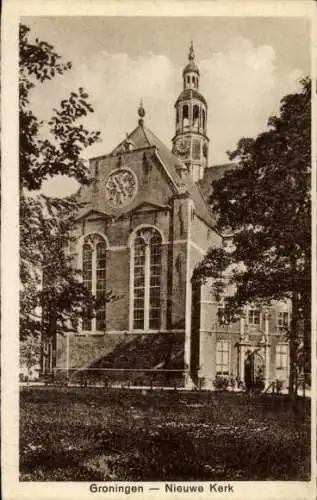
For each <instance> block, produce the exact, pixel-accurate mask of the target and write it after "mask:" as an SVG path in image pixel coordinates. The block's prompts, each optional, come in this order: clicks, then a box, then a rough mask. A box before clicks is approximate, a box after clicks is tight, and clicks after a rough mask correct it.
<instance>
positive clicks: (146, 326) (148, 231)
mask: <svg viewBox="0 0 317 500" xmlns="http://www.w3.org/2000/svg"><path fill="white" fill-rule="evenodd" d="M141 232H142V234H143V236H142V237H143V238H144V239H145V243H146V245H145V264H144V267H145V273H144V319H143V328H135V327H134V325H135V321H134V320H135V316H134V312H135V307H134V305H135V286H134V283H135V241H136V239H137V237H138V234H140V233H141ZM155 234H157V235H159V236H160V238H161V262H160V268H161V272H160V276H161V281H160V287H159V288H160V294H161V290H162V284H163V283H162V271H163V268H164V264H163V252H162V250H163V245H164V244H165V243H166V241H165V238H164V235H163V234H162V231H161V230H160V229H159V228H158V227H156V226H154V225H151V224H141V225H139V226H138V227H136V228H135V229H134V230H133V232H132V233H131V235H130V237H129V241H128V247H129V248H130V286H129V290H130V291H129V331H131V332H156V331H160V330H161V329H162V314H161V313H162V310H161V306H160V308H159V315H160V321H159V325H158V327H157V328H150V293H151V287H150V279H151V270H150V266H151V257H150V252H151V248H150V240H151V238H152V237H153V236H154V235H155Z"/></svg>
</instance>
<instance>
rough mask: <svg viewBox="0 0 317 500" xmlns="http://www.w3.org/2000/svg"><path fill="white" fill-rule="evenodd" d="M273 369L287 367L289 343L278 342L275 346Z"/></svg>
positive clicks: (285, 369)
mask: <svg viewBox="0 0 317 500" xmlns="http://www.w3.org/2000/svg"><path fill="white" fill-rule="evenodd" d="M275 369H276V371H279V370H281V371H282V370H284V371H286V372H287V371H288V369H289V343H288V342H278V343H277V344H276V346H275Z"/></svg>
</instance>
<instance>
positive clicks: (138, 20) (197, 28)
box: [21, 17, 310, 196]
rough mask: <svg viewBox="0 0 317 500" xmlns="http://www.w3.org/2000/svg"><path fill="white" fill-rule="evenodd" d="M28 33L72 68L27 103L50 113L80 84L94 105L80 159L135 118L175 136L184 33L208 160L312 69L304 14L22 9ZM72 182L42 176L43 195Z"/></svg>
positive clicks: (251, 133)
mask: <svg viewBox="0 0 317 500" xmlns="http://www.w3.org/2000/svg"><path fill="white" fill-rule="evenodd" d="M21 21H22V22H24V23H25V24H27V25H28V26H29V27H30V28H31V33H32V36H34V37H35V36H37V37H38V38H40V39H42V40H45V41H47V42H49V43H50V44H52V45H53V46H54V48H55V49H56V51H57V52H58V53H59V54H60V55H61V56H62V57H63V59H64V60H67V61H71V62H72V64H73V67H72V69H71V70H70V71H69V72H67V73H65V74H64V75H63V76H58V77H56V78H55V79H54V80H52V81H49V82H45V83H44V84H43V85H41V86H37V88H36V89H35V90H34V92H33V95H32V107H33V110H34V111H35V113H36V114H37V115H38V116H40V117H41V118H43V119H45V118H49V116H50V112H51V110H52V108H53V107H54V106H57V105H58V103H59V102H60V101H61V100H62V99H63V98H65V97H67V96H68V94H69V92H70V91H73V90H76V89H77V88H78V87H80V86H82V87H84V88H85V90H86V91H87V92H88V94H89V100H90V102H91V104H92V105H93V107H94V109H95V112H94V113H93V114H92V115H91V116H89V118H87V120H86V121H85V126H86V127H87V128H89V129H94V130H100V131H101V138H102V140H101V142H100V143H98V144H95V145H93V146H92V147H90V148H89V149H88V150H87V152H86V157H87V158H89V157H94V156H98V155H104V154H107V153H109V152H110V151H111V150H112V149H113V148H114V147H115V146H116V145H117V144H118V143H119V142H120V141H121V140H122V139H123V138H124V137H125V135H126V133H129V132H131V131H132V130H133V129H134V128H135V127H136V125H137V119H138V117H137V108H138V106H139V102H140V99H141V98H142V99H143V103H144V108H145V111H146V116H145V125H146V126H147V127H148V128H150V129H151V130H152V131H153V132H154V133H155V134H156V135H157V136H158V137H159V138H160V139H161V140H162V141H163V142H164V143H165V144H166V145H167V146H169V147H171V138H172V137H173V135H174V125H175V109H174V103H175V101H176V99H177V96H178V95H179V93H180V92H181V90H182V69H183V68H184V66H185V65H186V64H187V54H188V48H189V44H190V40H193V42H194V48H195V55H196V63H197V64H198V66H199V69H200V74H201V78H200V92H201V93H202V94H203V96H204V97H205V98H206V100H207V102H208V136H209V138H210V152H209V164H210V165H215V164H220V163H226V162H228V156H227V151H232V150H234V148H235V145H236V144H237V142H238V141H239V139H240V138H241V137H255V136H256V135H258V134H259V133H261V132H262V131H263V130H265V128H266V124H267V120H268V118H269V116H271V115H272V114H276V113H278V110H279V103H280V100H281V98H282V97H283V96H284V95H286V94H288V93H290V92H294V91H297V90H299V88H300V85H299V80H300V78H302V77H304V76H306V75H309V74H310V53H309V47H310V27H309V24H308V20H306V19H305V18H273V17H267V18H263V17H262V18H255V17H254V18H252V17H249V18H247V17H241V18H239V17H235V18H233V17H232V18H229V17H226V18H221V17H217V18H215V17H204V18H202V17H182V18H181V17H174V18H172V17H146V18H145V17H143V18H142V17H50V18H48V17H27V18H22V19H21ZM77 187H78V185H77V183H76V182H75V181H74V180H68V179H65V178H62V179H61V178H59V177H58V178H54V179H51V180H49V181H47V182H46V183H45V185H44V186H43V191H44V192H45V194H47V195H54V196H65V195H67V194H70V193H71V192H73V191H75V190H76V189H77Z"/></svg>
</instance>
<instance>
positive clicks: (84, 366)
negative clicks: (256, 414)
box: [56, 63, 289, 389]
mask: <svg viewBox="0 0 317 500" xmlns="http://www.w3.org/2000/svg"><path fill="white" fill-rule="evenodd" d="M195 68H196V66H193V64H192V63H191V64H190V65H189V69H188V71H187V73H188V74H187V73H186V75H185V76H186V79H185V82H186V85H194V86H195V88H197V87H196V85H198V82H199V79H198V76H197V75H199V72H198V73H197V70H196V69H195ZM188 75H189V76H190V75H192V77H191V78H193V80H191V79H189V80H188V81H189V82H190V83H187V77H188ZM191 93H192V89H191V88H186V92H185V93H183V94H182V99H181V100H178V101H177V106H176V108H177V109H179V112H180V115H179V116H181V112H182V106H183V105H186V106H189V108H190V110H191V106H192V103H191V99H192V94H191ZM197 96H198V97H197ZM199 96H200V97H199ZM198 98H199V99H198ZM184 99H185V101H186V102H185V101H184ZM197 99H198V100H199V102H200V103H201V107H200V108H199V110H200V111H199V112H201V113H203V110H205V109H206V106H207V105H206V103H205V101H204V99H203V97H202V96H201V95H200V94H199V92H198V90H195V102H196V100H197ZM184 102H185V104H184ZM141 111H142V110H141ZM190 113H191V111H190ZM139 116H140V117H141V119H140V120H139V125H138V126H137V127H136V129H135V130H134V131H133V132H132V133H131V134H130V135H129V136H128V137H127V138H126V139H125V140H124V141H123V142H122V143H121V144H119V145H118V147H117V148H115V149H114V150H113V151H112V152H111V153H110V154H109V155H106V156H101V157H98V158H93V159H92V160H91V161H90V172H91V178H92V183H91V184H90V185H89V186H85V187H82V188H81V189H80V191H79V193H78V196H79V199H80V200H81V201H82V202H84V203H85V206H84V207H83V208H82V210H81V211H80V213H79V214H78V218H77V223H76V226H75V227H74V230H73V234H74V236H75V239H76V241H75V243H72V244H71V246H70V248H69V252H70V254H71V255H72V257H73V263H74V267H75V268H78V269H82V267H83V255H84V254H83V245H84V243H85V242H87V241H88V240H87V236H89V235H98V238H99V240H98V241H102V242H104V243H103V244H104V245H105V257H104V258H105V261H104V262H105V264H104V266H105V267H104V269H103V273H104V276H105V278H104V279H105V283H106V285H105V286H106V290H107V291H108V292H109V291H112V293H113V294H114V295H115V296H116V300H114V301H111V302H109V303H107V304H106V312H105V322H104V327H103V328H102V330H98V329H96V328H95V329H94V328H93V327H91V329H90V330H85V329H82V330H81V331H78V332H76V333H73V334H69V335H67V336H61V337H59V338H58V339H57V345H56V369H57V371H58V372H59V373H61V374H64V375H65V374H67V375H68V377H69V379H70V380H71V381H73V382H76V381H79V380H80V379H81V377H82V376H83V374H84V375H85V376H87V377H88V378H89V379H94V380H96V379H97V380H99V381H102V380H103V381H104V383H106V382H107V383H108V382H109V383H120V384H122V383H126V384H133V385H167V386H174V385H175V386H184V385H185V386H187V387H193V386H195V385H196V386H197V385H199V384H203V385H204V387H206V388H209V389H211V388H213V382H214V380H215V378H216V377H217V375H218V376H219V374H220V375H221V374H223V375H225V376H226V377H230V378H233V379H235V380H239V379H240V380H242V381H243V380H244V378H245V376H246V370H248V369H249V368H248V366H247V360H248V356H249V354H250V353H251V352H252V353H253V359H254V360H255V359H256V360H257V361H256V363H257V365H256V367H257V369H260V370H262V374H263V376H264V379H265V383H266V385H268V384H269V383H270V382H271V381H273V380H275V379H277V378H279V379H282V380H286V378H287V375H288V369H289V368H288V364H287V363H288V353H287V352H286V351H285V349H286V348H285V349H284V347H282V348H281V349H280V350H279V351H278V352H277V345H278V344H281V340H284V343H283V345H284V346H286V347H287V341H286V340H285V338H284V337H283V336H284V332H283V330H282V329H278V326H277V323H278V319H279V316H278V314H279V312H281V311H282V312H283V311H285V310H288V307H289V306H288V305H285V304H284V305H283V304H276V305H275V306H272V307H271V308H270V309H269V310H268V311H267V312H266V313H264V310H261V311H260V312H259V317H255V316H253V321H254V323H255V324H254V325H253V326H252V325H251V324H250V321H249V320H248V316H247V318H246V319H240V320H238V321H237V322H235V323H233V324H232V325H221V324H220V322H219V314H218V312H219V304H217V302H216V301H215V299H214V297H213V296H212V294H211V287H210V284H208V283H207V284H206V285H204V286H203V287H202V288H201V289H198V290H197V289H193V288H192V283H191V278H192V275H193V271H194V268H195V266H196V265H197V264H198V262H200V260H201V259H202V258H203V256H204V254H205V253H206V251H207V250H208V248H209V247H210V246H221V245H222V244H223V243H222V238H221V236H220V235H219V234H218V233H217V232H216V231H215V230H214V229H213V227H214V220H213V215H212V213H211V212H210V209H209V206H208V203H207V201H206V199H207V196H205V197H204V195H203V191H204V192H205V193H206V194H208V193H209V192H210V188H209V185H210V183H211V181H212V180H213V179H212V177H213V172H214V174H215V175H214V177H215V178H219V177H220V176H221V172H220V170H221V168H220V167H219V166H217V167H209V168H207V167H205V164H206V158H204V159H201V161H200V162H199V161H196V163H195V165H194V164H193V165H191V163H190V158H191V157H189V158H187V160H186V158H184V150H182V148H183V144H182V142H181V141H183V136H184V135H186V137H187V136H188V135H190V136H191V135H192V137H191V138H192V139H193V140H194V139H195V134H196V135H197V134H198V135H199V134H200V135H201V130H200V131H198V132H197V131H195V130H194V129H193V130H191V128H189V129H186V134H185V132H184V130H183V128H182V127H183V123H180V122H177V127H176V135H175V137H174V138H173V144H174V149H175V154H174V153H171V152H170V151H169V149H168V148H167V147H166V146H165V145H164V144H162V143H161V142H160V140H159V139H158V138H157V137H155V135H154V134H153V133H152V132H151V131H150V130H148V129H147V128H146V127H145V126H144V123H143V117H144V110H143V111H142V112H140V113H139ZM190 116H191V114H190ZM200 119H202V117H200V116H198V120H200ZM203 119H204V121H203V122H200V121H199V123H201V124H202V123H203V133H204V141H205V143H206V145H207V144H208V138H207V136H206V128H207V124H206V122H205V114H204V118H203ZM178 134H180V136H181V137H182V139H181V140H178V139H179V137H178ZM185 146H186V144H185ZM177 148H178V149H179V150H180V153H179V155H180V157H178V156H177V151H178V149H177ZM205 153H206V151H205ZM201 154H203V153H202V151H201ZM194 167H195V168H196V170H195V169H194ZM213 168H214V171H213V170H212V169H213ZM228 168H230V166H228V165H225V166H224V169H223V170H224V171H225V170H227V169H228ZM194 170H195V172H196V174H194ZM198 181H199V182H198ZM204 182H205V184H204ZM147 232H148V234H149V235H150V236H148V238H149V240H148V242H147V240H146V238H147V236H146V235H145V234H146V233H147ZM153 234H155V235H156V236H157V238H159V240H160V246H159V256H160V257H159V281H158V282H159V288H157V290H159V292H158V291H157V290H156V292H155V290H154V288H155V286H157V287H158V285H155V284H153V283H154V282H155V277H153V276H154V274H153V273H154V271H153V269H152V267H151V266H152V265H154V264H153V262H154V257H153V256H152V254H151V252H152V250H151V248H150V245H151V243H150V242H151V241H152V240H151V238H152V236H151V235H153ZM144 235H145V236H144ZM136 238H139V240H140V239H141V240H140V241H141V243H140V244H141V247H142V250H141V257H140V259H141V260H142V259H143V260H142V264H141V267H142V266H143V267H142V271H141V278H142V279H143V280H144V283H145V284H143V285H140V286H141V288H140V289H137V288H135V287H136V286H139V285H135V283H136V267H135V266H136V262H137V261H136V260H135V259H136V257H135V255H136V254H135V252H136V247H135V245H136V243H135V242H136ZM96 241H97V240H96ZM143 245H144V246H143ZM91 248H93V247H91ZM96 248H97V247H94V249H92V250H91V252H92V253H91V255H93V252H96ZM89 251H90V250H89V248H88V253H89ZM142 252H144V253H142ZM89 255H90V254H89ZM91 259H95V257H91ZM91 262H95V265H97V264H96V260H95V261H93V260H92V261H91ZM91 265H92V267H93V264H91ZM94 272H96V273H97V271H91V273H92V274H91V275H92V276H97V274H95V275H94ZM142 273H143V274H142ZM151 273H152V274H151ZM90 279H91V280H93V279H94V278H90ZM95 279H97V278H95ZM156 279H158V278H156ZM146 280H147V281H146ZM152 281H153V283H152ZM91 282H92V281H91ZM142 283H143V281H142ZM96 286H97V288H98V285H96ZM151 287H152V288H153V290H154V291H153V290H152V289H150V288H151ZM151 290H152V291H153V294H154V292H155V293H159V306H157V305H156V306H155V307H157V308H159V318H157V319H156V320H155V321H156V323H155V325H156V326H155V327H153V326H152V327H150V325H151V320H150V318H151V314H154V313H151V310H153V308H154V305H153V304H154V303H155V300H154V299H153V297H154V295H153V297H152V296H151V295H150V294H151V293H152V292H151ZM139 293H141V295H140V296H139V295H138V294H139ZM138 297H141V298H138ZM137 303H138V304H141V306H138V307H141V312H140V314H141V319H140V321H141V323H142V322H143V323H142V325H143V326H142V327H141V328H139V327H138V328H136V327H135V325H136V324H137V320H136V319H135V318H136V313H135V311H136V309H137V306H136V305H135V304H137ZM151 308H152V309H151ZM250 314H251V313H250ZM142 315H143V316H142ZM250 317H251V316H250ZM254 318H255V319H254ZM249 319H250V318H249ZM153 321H154V320H153ZM96 324H97V323H96V322H95V323H94V325H96ZM153 324H154V323H153ZM284 351H285V352H286V358H285V352H284ZM277 356H278V357H279V363H282V365H283V366H281V367H279V366H277V364H276V358H277ZM284 358H285V359H286V361H285V359H284ZM284 361H285V362H284ZM283 363H284V364H283ZM252 366H253V365H252ZM252 369H253V370H254V369H255V367H254V366H253V367H252Z"/></svg>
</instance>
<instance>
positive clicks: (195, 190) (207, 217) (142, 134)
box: [111, 125, 214, 226]
mask: <svg viewBox="0 0 317 500" xmlns="http://www.w3.org/2000/svg"><path fill="white" fill-rule="evenodd" d="M127 139H128V140H130V141H133V143H134V144H135V146H136V148H137V149H139V148H140V149H141V148H145V147H149V146H152V147H153V146H154V147H155V148H156V149H157V152H158V156H159V159H160V160H161V161H162V163H163V165H164V167H165V168H166V170H167V172H168V174H169V176H170V177H171V178H172V180H173V181H174V183H175V184H176V186H177V187H179V188H180V187H181V186H182V185H185V187H186V189H187V191H188V193H189V194H190V196H191V198H192V200H193V202H194V204H195V211H196V214H197V216H198V217H199V218H201V219H203V220H204V221H205V222H206V224H208V225H209V226H213V224H214V221H213V217H212V213H211V210H210V208H209V205H208V203H207V201H206V200H205V198H204V196H203V193H202V191H201V189H200V187H199V186H198V184H197V183H195V182H194V181H193V180H192V178H191V176H190V175H188V174H187V173H186V171H184V174H183V176H182V178H181V177H180V176H179V174H178V173H177V170H176V169H177V168H180V169H183V168H184V167H183V163H182V162H181V161H180V159H179V158H178V157H177V156H176V155H174V154H173V153H172V152H171V151H170V150H169V149H168V147H167V146H165V144H163V142H162V141H161V140H160V139H159V138H158V137H157V136H156V135H155V134H154V133H153V132H152V131H151V130H150V129H148V128H147V127H144V125H139V126H138V127H137V128H136V129H134V130H133V131H132V132H131V134H129V135H128V137H127V138H126V139H125V140H127ZM123 142H124V141H123ZM123 142H122V143H123ZM122 143H120V144H119V145H118V146H117V147H116V148H115V149H114V150H113V151H112V153H111V154H116V152H117V151H119V149H120V147H121V145H122Z"/></svg>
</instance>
